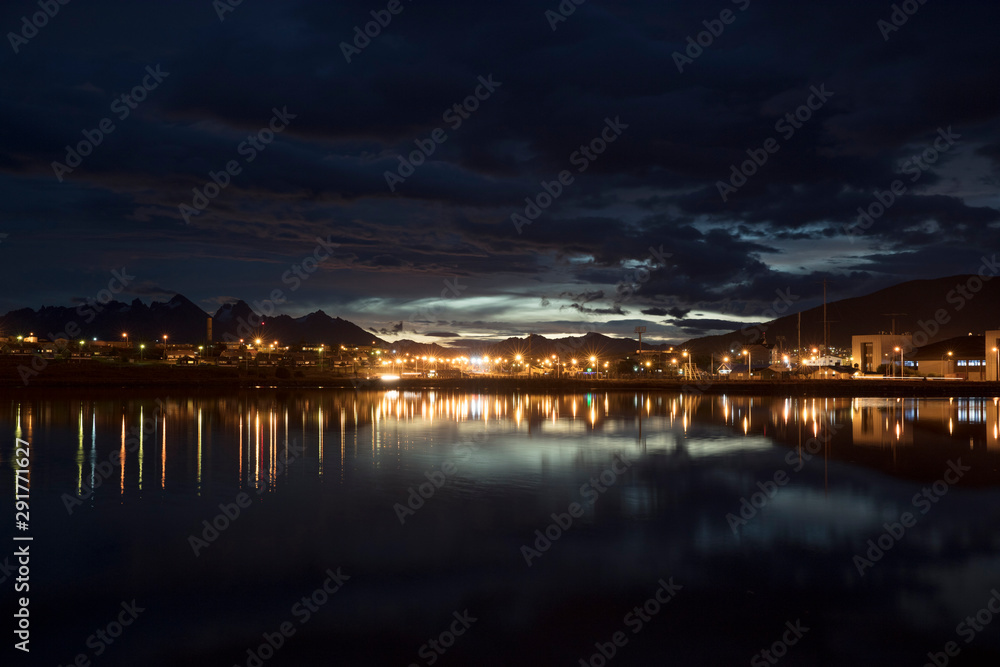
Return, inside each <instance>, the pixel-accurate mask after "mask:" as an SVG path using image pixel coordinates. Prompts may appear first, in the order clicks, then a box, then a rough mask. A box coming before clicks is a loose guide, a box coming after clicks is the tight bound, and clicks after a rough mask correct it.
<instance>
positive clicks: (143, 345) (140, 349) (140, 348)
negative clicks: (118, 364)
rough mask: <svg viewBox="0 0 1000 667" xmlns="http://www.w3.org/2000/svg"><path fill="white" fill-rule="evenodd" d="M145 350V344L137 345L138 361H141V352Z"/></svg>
mask: <svg viewBox="0 0 1000 667" xmlns="http://www.w3.org/2000/svg"><path fill="white" fill-rule="evenodd" d="M145 349H146V345H145V343H139V361H142V351H143V350H145Z"/></svg>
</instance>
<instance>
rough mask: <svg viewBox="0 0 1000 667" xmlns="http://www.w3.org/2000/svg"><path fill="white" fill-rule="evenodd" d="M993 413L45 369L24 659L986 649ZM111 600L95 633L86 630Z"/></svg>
mask: <svg viewBox="0 0 1000 667" xmlns="http://www.w3.org/2000/svg"><path fill="white" fill-rule="evenodd" d="M997 415H998V411H997V401H996V400H994V399H957V398H956V399H921V400H916V399H881V398H855V399H846V398H845V399H811V398H806V397H789V398H772V397H764V398H761V397H727V396H713V397H697V396H682V395H673V394H662V393H655V392H617V393H590V394H573V395H557V394H551V395H550V394H540V395H532V394H504V395H489V394H472V393H463V392H457V391H456V392H440V391H438V392H434V391H417V392H392V391H390V392H370V393H365V392H355V391H331V390H309V391H281V390H268V389H260V390H256V391H246V392H231V393H222V394H201V393H196V392H192V393H190V394H179V393H176V392H175V391H171V392H170V393H163V394H162V395H158V394H142V393H135V392H125V391H122V392H120V393H115V392H106V393H102V394H98V395H88V394H87V393H85V392H82V391H81V392H73V391H70V392H58V393H57V392H51V393H47V394H39V395H33V396H31V397H27V398H25V397H21V398H16V397H15V398H12V397H10V396H8V397H6V398H5V399H4V400H3V404H2V411H0V433H2V434H3V438H4V439H3V445H2V447H0V471H2V475H0V480H2V481H0V491H2V493H3V496H4V497H5V498H7V499H8V503H9V504H8V507H10V510H8V516H10V517H11V518H10V519H9V521H8V525H12V523H11V522H12V521H13V517H12V515H13V496H14V493H15V490H14V480H15V468H16V466H17V462H16V461H15V460H13V458H14V457H13V454H14V443H15V438H22V439H24V440H26V441H28V442H29V443H30V445H31V453H32V455H31V463H30V474H31V481H32V488H31V522H30V530H29V531H27V534H30V535H31V536H32V537H33V538H34V540H33V542H32V543H31V552H32V560H31V582H30V586H31V590H30V593H31V605H30V610H31V615H32V642H31V648H32V654H31V661H32V662H31V664H42V662H45V663H46V664H70V663H71V662H72V661H73V660H74V659H75V658H76V656H77V655H78V654H84V655H85V656H86V657H87V658H88V659H90V660H92V661H93V664H108V665H115V664H121V665H139V664H142V665H161V664H162V665H177V664H183V663H184V662H185V661H186V662H187V663H189V664H199V665H200V664H219V665H237V664H238V665H247V664H248V661H249V664H251V665H253V664H257V663H256V662H255V661H254V659H252V658H251V657H250V656H248V650H250V651H251V652H257V651H258V647H259V646H260V645H261V644H262V643H263V642H264V641H265V639H264V635H265V634H267V635H270V636H271V637H272V641H273V643H280V644H281V646H280V648H279V649H278V650H277V651H274V652H273V655H270V653H269V649H267V648H265V650H264V651H263V654H264V657H265V658H266V660H263V664H267V665H329V664H366V665H390V664H397V665H409V664H417V665H425V664H431V661H432V660H433V661H434V664H440V665H533V664H538V665H543V664H545V665H552V664H565V665H578V664H580V660H581V659H582V660H583V661H584V664H594V665H598V664H601V660H602V658H601V657H600V654H599V653H598V651H600V650H601V648H603V649H604V651H605V652H606V653H610V651H611V650H612V649H613V650H614V656H613V657H612V658H611V659H610V661H608V662H609V664H614V665H649V664H664V663H665V664H670V663H669V661H676V662H678V663H679V662H682V661H683V662H685V663H687V664H706V665H731V664H748V663H751V661H752V660H754V659H755V656H760V652H761V651H762V650H765V649H767V650H771V649H775V650H776V653H775V654H774V655H777V654H778V653H780V654H781V658H780V660H781V664H786V665H813V664H823V665H860V664H873V665H874V664H879V665H894V664H910V665H920V664H923V663H924V662H925V661H926V660H927V653H928V652H941V651H943V650H944V649H945V646H946V644H947V643H948V642H950V641H951V642H955V645H954V648H955V649H957V650H958V651H959V652H960V656H959V661H958V662H955V661H954V660H953V661H952V664H962V662H961V661H962V660H965V661H966V663H965V664H982V663H981V662H979V661H980V660H995V658H996V657H997V656H998V655H1000V622H997V623H995V624H991V623H992V621H993V619H992V612H989V616H990V619H989V620H990V623H985V624H982V621H983V620H985V619H986V615H981V617H980V623H981V625H979V627H980V628H981V629H980V630H976V631H972V630H970V627H971V626H969V625H967V624H966V625H961V624H962V623H963V619H965V618H966V617H967V616H970V615H972V616H973V617H975V615H976V613H977V612H978V611H979V610H981V609H983V608H984V607H986V605H987V603H988V602H989V600H990V598H991V595H992V593H991V591H992V590H993V589H994V588H997V587H1000V558H998V555H997V554H998V547H1000V533H998V530H997V528H996V527H997V526H998V525H1000V522H998V519H1000V509H998V508H1000V504H998V501H1000V492H998V489H1000V466H998V463H1000V440H998V422H997ZM755 494H756V495H755ZM220 504H221V505H222V506H223V509H220ZM241 505H242V507H241ZM237 508H238V509H239V516H238V517H235V518H230V517H232V516H235V510H236V509H237ZM741 511H742V514H741ZM224 512H229V513H230V517H226V516H225V515H224ZM553 515H555V516H553ZM907 516H908V517H910V518H909V519H906V517H907ZM904 519H905V520H904ZM203 522H208V524H209V526H208V527H206V524H205V523H203ZM213 522H214V524H215V527H214V528H213V527H211V524H212V523H213ZM904 523H909V524H910V525H908V526H905V525H903V524H904ZM560 524H561V525H560ZM897 524H899V525H898V526H897ZM536 531H537V532H536ZM9 532H10V533H12V534H14V533H18V534H19V531H17V530H16V529H14V528H13V527H12V528H11V529H9ZM546 533H547V536H546ZM869 540H871V543H869ZM880 540H881V542H880ZM8 543H9V544H13V542H10V541H9V542H8ZM880 544H881V546H880ZM882 547H886V548H882ZM12 552H13V547H11V548H10V549H6V548H5V553H3V554H0V557H2V556H6V555H7V553H12ZM876 556H877V558H876ZM338 568H339V571H338ZM338 572H339V575H338ZM331 574H333V575H338V576H339V578H338V579H337V581H339V582H340V583H341V586H340V588H339V589H337V590H336V592H334V593H332V594H327V593H322V594H320V595H316V596H315V597H313V598H312V601H310V600H309V599H308V596H312V595H313V594H314V593H316V592H317V591H318V590H319V591H321V590H322V586H323V584H324V581H327V588H328V589H332V588H334V587H335V586H336V584H335V583H333V580H332V579H330V575H331ZM344 575H346V577H345V576H344ZM2 576H3V575H2V574H0V577H2ZM13 583H14V581H13V577H8V578H7V579H6V580H5V581H4V582H3V583H2V584H0V586H2V587H3V589H4V591H5V595H4V598H5V599H11V598H12V597H13V591H12V590H11V589H12V586H13ZM665 586H673V588H672V590H673V593H672V594H671V595H669V596H668V595H666V594H665V593H664V592H663V591H665V590H667V589H666V588H665ZM657 591H661V593H660V595H661V600H662V599H669V601H668V602H666V603H664V604H660V603H659V602H657V603H655V604H649V602H648V601H650V600H655V599H656V598H655V594H656V593H657ZM8 592H10V593H11V595H7V594H6V593H8ZM304 596H305V597H306V598H307V602H310V604H309V605H307V604H304V603H303V601H302V600H303V597H304ZM132 600H135V601H136V603H135V604H136V605H137V606H138V607H139V608H141V609H142V611H141V612H138V613H137V616H136V618H135V620H134V622H131V624H130V625H128V626H127V627H125V628H124V630H123V631H122V632H121V634H120V635H119V636H118V637H116V638H113V639H112V638H110V637H109V639H111V641H110V642H105V641H103V640H102V639H100V638H99V636H97V635H94V633H95V632H96V631H97V630H99V629H102V628H104V629H107V627H108V625H109V623H113V622H114V621H115V619H116V618H118V617H119V616H120V614H121V613H123V612H122V609H123V607H122V604H123V603H125V604H126V606H127V605H128V604H130V603H131V602H132ZM318 600H323V602H322V603H321V604H320V603H318V602H317V601H318ZM994 604H996V603H994ZM310 605H312V608H310ZM644 605H645V610H643V608H642V607H643V606H644ZM637 606H639V607H640V608H639V610H636V609H635V608H636V607H637ZM637 612H642V613H641V614H640V613H637ZM630 614H631V615H630ZM8 618H10V616H9V615H8ZM460 618H464V619H465V621H464V624H463V622H461V621H457V620H456V619H460ZM470 619H475V620H474V621H472V620H470ZM973 620H975V619H974V618H973ZM283 623H285V624H286V626H285V628H286V631H288V634H289V636H287V637H286V638H284V639H283V640H281V641H280V642H279V641H276V640H274V637H277V635H274V634H273V633H275V632H278V633H280V628H281V626H282V624H283ZM786 623H788V624H791V626H792V627H798V628H800V631H799V634H800V635H801V637H799V636H798V635H795V634H791V635H790V634H788V632H787V631H788V627H789V626H786ZM805 628H807V630H804V629H805ZM452 629H453V630H456V631H458V630H461V634H460V635H459V636H454V637H453V636H451V635H450V634H449V633H450V631H451V630H452ZM111 630H117V628H114V627H112V628H111ZM442 633H444V636H442ZM616 633H621V634H619V635H617V637H618V639H619V645H618V646H615V645H614V643H613V639H614V637H615V636H616ZM970 635H971V636H970ZM8 636H9V635H8ZM783 636H785V637H786V638H793V639H795V643H794V645H787V644H785V645H782V643H781V642H782V637H783ZM432 639H433V640H435V641H440V642H441V643H435V644H433V645H432V644H429V643H428V642H429V640H432ZM452 640H453V641H452ZM776 643H777V644H776ZM442 644H447V646H446V647H445V646H442ZM435 649H437V650H435ZM98 652H99V653H100V654H99V655H98ZM595 655H596V657H595ZM757 660H763V657H758V658H757ZM36 661H37V662H36ZM756 664H768V663H767V662H763V663H760V662H758V663H756Z"/></svg>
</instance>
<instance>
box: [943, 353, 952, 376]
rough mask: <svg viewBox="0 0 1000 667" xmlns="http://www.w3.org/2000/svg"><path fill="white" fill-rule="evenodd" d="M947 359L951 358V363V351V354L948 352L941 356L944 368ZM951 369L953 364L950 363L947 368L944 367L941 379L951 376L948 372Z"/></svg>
mask: <svg viewBox="0 0 1000 667" xmlns="http://www.w3.org/2000/svg"><path fill="white" fill-rule="evenodd" d="M945 357H949V359H948V361H949V362H951V352H950V351H949V352H946V353H945V354H942V355H941V364H942V365H943V366H944V358H945ZM950 368H951V363H949V364H948V365H947V366H944V371H943V372H942V373H941V377H946V376H947V375H948V374H949V373H948V370H949V369H950Z"/></svg>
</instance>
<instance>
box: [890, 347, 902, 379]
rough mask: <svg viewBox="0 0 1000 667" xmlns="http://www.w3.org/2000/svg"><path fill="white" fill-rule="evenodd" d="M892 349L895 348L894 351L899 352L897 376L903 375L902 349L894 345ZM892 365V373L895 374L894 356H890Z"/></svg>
mask: <svg viewBox="0 0 1000 667" xmlns="http://www.w3.org/2000/svg"><path fill="white" fill-rule="evenodd" d="M892 349H893V350H895V351H896V352H899V377H903V351H902V350H901V349H900V348H898V347H894V348H892ZM892 367H893V375H895V374H896V373H895V368H896V358H895V357H893V358H892Z"/></svg>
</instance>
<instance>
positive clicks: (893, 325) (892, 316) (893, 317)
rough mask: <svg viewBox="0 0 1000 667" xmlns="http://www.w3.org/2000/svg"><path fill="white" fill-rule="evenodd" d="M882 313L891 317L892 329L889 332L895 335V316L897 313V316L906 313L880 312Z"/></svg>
mask: <svg viewBox="0 0 1000 667" xmlns="http://www.w3.org/2000/svg"><path fill="white" fill-rule="evenodd" d="M882 315H884V316H885V317H891V318H892V331H891V334H892V335H893V336H895V335H896V316H897V315H898V316H903V315H906V313H882Z"/></svg>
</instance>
